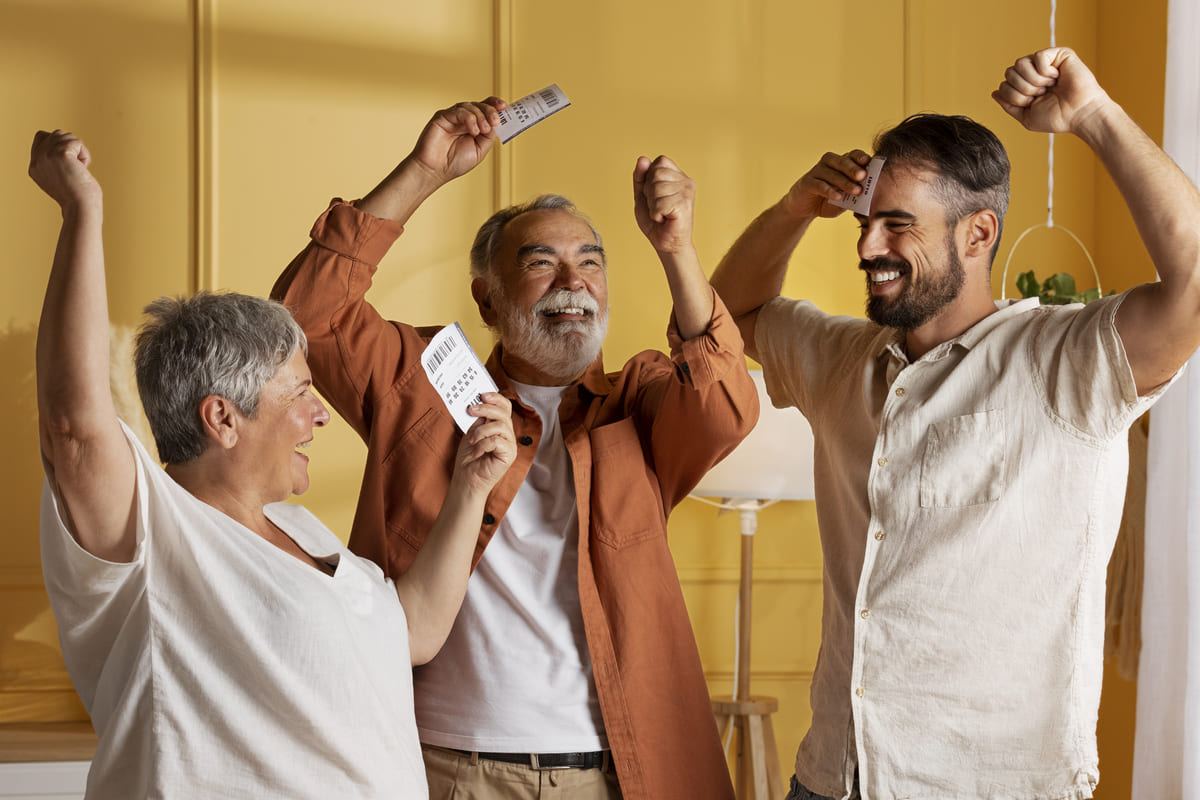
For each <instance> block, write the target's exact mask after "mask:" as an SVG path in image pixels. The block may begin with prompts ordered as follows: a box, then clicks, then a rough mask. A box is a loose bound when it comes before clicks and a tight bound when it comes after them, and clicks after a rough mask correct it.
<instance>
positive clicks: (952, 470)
mask: <svg viewBox="0 0 1200 800" xmlns="http://www.w3.org/2000/svg"><path fill="white" fill-rule="evenodd" d="M1004 466H1005V448H1004V412H1003V411H981V412H979V413H978V414H968V415H967V416H965V417H954V418H953V419H947V420H943V421H941V422H936V423H934V424H933V426H932V427H931V428H930V430H929V438H928V439H927V440H926V442H925V457H924V458H923V459H922V461H921V507H922V508H947V507H954V506H969V505H979V504H982V503H992V502H995V501H996V500H998V499H999V498H1000V494H1001V493H1002V492H1003V491H1004V476H1005V470H1004Z"/></svg>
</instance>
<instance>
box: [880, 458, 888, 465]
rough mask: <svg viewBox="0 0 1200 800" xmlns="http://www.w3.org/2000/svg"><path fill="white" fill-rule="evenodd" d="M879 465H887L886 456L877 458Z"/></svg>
mask: <svg viewBox="0 0 1200 800" xmlns="http://www.w3.org/2000/svg"><path fill="white" fill-rule="evenodd" d="M879 466H881V467H886V466H887V459H886V458H881V459H879Z"/></svg>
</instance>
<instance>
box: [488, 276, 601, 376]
mask: <svg viewBox="0 0 1200 800" xmlns="http://www.w3.org/2000/svg"><path fill="white" fill-rule="evenodd" d="M499 300H500V302H499V303H497V309H496V311H497V315H498V317H499V319H498V320H497V323H496V328H497V329H498V331H499V334H500V342H501V343H502V344H503V345H504V349H505V351H507V352H508V353H510V354H511V355H514V356H516V357H517V358H520V359H521V360H522V361H524V362H525V363H527V364H530V365H532V366H535V367H537V369H539V370H540V371H542V372H544V373H546V374H547V375H549V376H551V377H553V378H555V379H557V380H560V381H561V382H562V384H564V385H565V384H567V383H569V382H571V381H572V380H574V379H575V378H576V377H577V376H578V375H579V374H580V373H582V372H583V371H584V370H585V369H587V367H588V365H590V364H591V363H592V362H593V361H595V360H596V357H597V356H599V355H600V348H601V346H602V345H603V344H604V336H605V334H606V333H607V332H608V309H607V308H605V309H603V310H602V309H600V304H599V303H597V302H596V298H594V297H592V295H591V294H590V293H589V292H588V291H587V290H585V289H577V290H575V291H571V290H570V289H557V290H554V291H551V292H547V293H546V294H545V295H544V296H543V297H542V298H541V299H540V300H538V301H537V302H536V303H534V304H533V308H532V309H531V310H530V313H528V314H523V313H521V311H520V309H518V308H517V307H516V305H515V304H514V303H512V302H510V301H509V300H508V298H507V297H505V296H504V295H503V294H501V296H500V298H499ZM565 308H581V309H583V310H584V311H587V312H590V314H589V315H588V316H585V317H582V318H581V319H579V320H577V321H571V322H549V321H547V320H546V319H545V318H544V317H543V316H542V315H543V314H544V313H547V312H551V313H552V312H555V311H559V310H562V309H565Z"/></svg>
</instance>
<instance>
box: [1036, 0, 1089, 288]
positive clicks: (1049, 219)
mask: <svg viewBox="0 0 1200 800" xmlns="http://www.w3.org/2000/svg"><path fill="white" fill-rule="evenodd" d="M1057 14H1058V0H1050V46H1051V47H1056V46H1057V45H1056V44H1055V41H1056V38H1057V37H1056V36H1055V32H1054V18H1055V17H1056V16H1057ZM1046 162H1047V164H1046V227H1047V228H1053V227H1054V134H1053V133H1052V134H1050V145H1049V153H1048V154H1047V156H1046ZM1089 258H1090V257H1089ZM1093 269H1094V267H1093Z"/></svg>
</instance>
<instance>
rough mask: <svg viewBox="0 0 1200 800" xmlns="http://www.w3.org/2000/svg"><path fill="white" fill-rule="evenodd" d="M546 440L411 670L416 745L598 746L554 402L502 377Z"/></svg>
mask: <svg viewBox="0 0 1200 800" xmlns="http://www.w3.org/2000/svg"><path fill="white" fill-rule="evenodd" d="M509 382H510V383H511V384H512V385H513V388H514V389H516V391H517V394H518V395H519V396H520V398H521V400H522V402H524V403H525V404H526V405H528V406H530V407H532V408H533V409H535V410H536V411H537V412H538V416H539V417H541V421H542V437H541V440H540V441H539V442H538V449H537V454H536V455H535V456H534V459H533V464H532V465H531V466H530V468H529V473H528V474H527V475H526V476H525V481H524V483H522V484H521V488H520V489H519V490H518V491H517V494H516V497H514V498H513V502H512V505H510V506H509V509H508V511H507V512H506V513H505V515H504V519H503V520H501V522H500V525H499V526H498V527H497V529H496V534H495V536H493V537H492V540H491V541H490V542H488V546H487V550H485V551H484V554H483V558H482V559H480V561H479V565H478V566H477V567H476V569H475V574H474V575H472V576H471V580H470V582H469V583H468V584H467V596H466V599H465V600H464V602H463V607H462V610H461V611H460V612H459V614H458V618H457V619H456V620H455V622H454V628H453V629H452V630H451V632H450V637H449V638H448V639H447V641H446V644H445V645H444V646H443V647H442V650H441V652H440V653H438V655H437V656H436V657H435V658H434V659H433V660H432V661H430V662H429V663H428V664H426V665H424V666H423V667H420V668H418V669H417V671H416V693H417V706H416V709H417V722H418V725H419V727H420V732H421V741H423V742H425V743H426V744H433V745H438V746H441V747H454V748H459V749H462V750H479V751H484V752H502V753H557V752H579V751H584V752H586V751H593V750H602V749H605V748H606V747H607V746H608V745H607V742H606V740H605V738H604V723H603V719H602V718H601V715H600V702H599V699H598V696H597V694H596V685H595V681H594V680H593V679H592V663H591V658H590V656H589V653H588V646H587V638H586V635H585V634H584V630H583V615H582V613H581V611H580V608H579V576H578V568H579V567H578V564H579V561H578V556H579V513H578V508H577V506H576V503H575V490H574V483H573V481H572V477H571V461H570V459H569V457H568V455H567V448H566V444H565V443H564V442H563V436H562V427H561V426H560V425H559V420H558V406H559V403H560V401H561V400H562V394H563V391H564V390H565V388H566V387H563V386H527V385H525V384H521V383H517V382H516V381H512V380H511V379H510V381H509Z"/></svg>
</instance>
